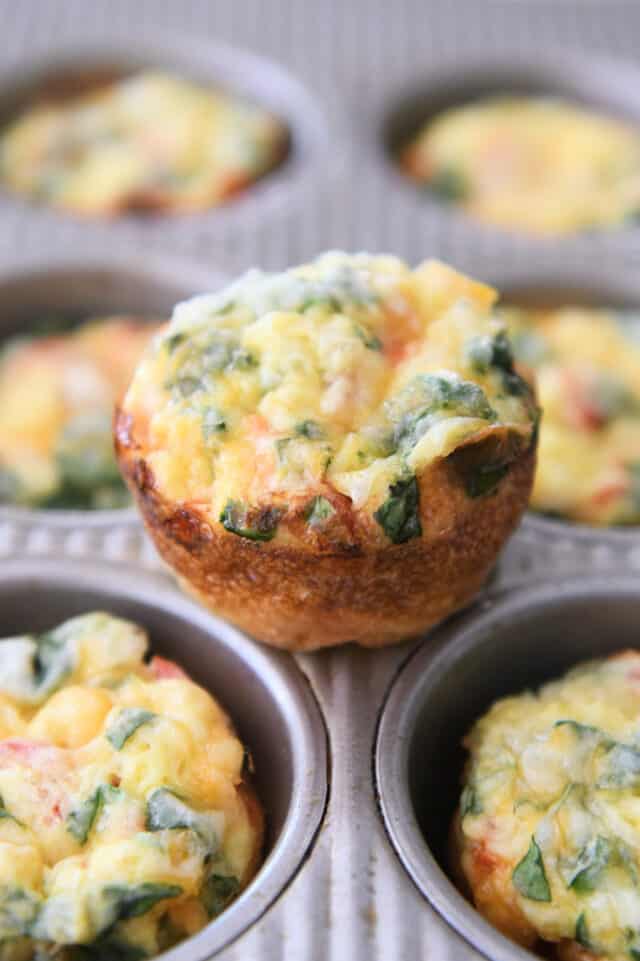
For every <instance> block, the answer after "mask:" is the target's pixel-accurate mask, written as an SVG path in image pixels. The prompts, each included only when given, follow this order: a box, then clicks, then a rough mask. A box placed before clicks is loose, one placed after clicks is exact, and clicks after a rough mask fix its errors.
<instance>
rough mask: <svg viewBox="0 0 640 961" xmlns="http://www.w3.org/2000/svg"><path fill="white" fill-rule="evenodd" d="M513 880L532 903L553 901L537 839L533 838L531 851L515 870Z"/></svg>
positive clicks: (530, 846)
mask: <svg viewBox="0 0 640 961" xmlns="http://www.w3.org/2000/svg"><path fill="white" fill-rule="evenodd" d="M511 879H512V881H513V883H514V885H515V887H516V888H517V889H518V891H519V892H520V894H521V895H522V896H523V897H525V898H529V899H530V900H531V901H551V889H550V887H549V882H548V880H547V875H546V873H545V870H544V861H543V859H542V852H541V851H540V848H539V847H538V845H537V843H536V840H535V838H533V837H532V838H531V843H530V845H529V850H528V851H527V853H526V854H525V856H524V857H523V858H522V860H521V861H520V862H519V863H518V864H517V865H516V867H515V868H514V870H513V874H512V875H511Z"/></svg>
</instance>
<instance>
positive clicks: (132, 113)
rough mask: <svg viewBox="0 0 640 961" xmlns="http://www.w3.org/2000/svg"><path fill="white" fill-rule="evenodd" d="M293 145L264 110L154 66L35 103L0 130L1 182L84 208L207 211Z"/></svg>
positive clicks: (96, 211) (91, 211) (100, 212)
mask: <svg viewBox="0 0 640 961" xmlns="http://www.w3.org/2000/svg"><path fill="white" fill-rule="evenodd" d="M287 145H288V137H287V131H286V128H285V127H284V125H283V124H282V122H281V121H280V120H279V119H277V118H276V117H274V116H273V115H272V114H270V113H269V112H268V111H266V110H265V109H263V108H261V107H257V106H253V105H251V104H248V103H245V102H244V101H242V100H240V99H238V98H237V97H233V96H231V95H229V94H226V93H223V92H221V91H217V90H214V89H209V88H207V87H203V86H201V85H199V84H196V83H194V82H191V81H189V80H186V79H184V78H182V77H179V76H175V75H173V74H170V73H163V72H161V71H155V70H146V71H142V72H141V73H137V74H134V75H132V76H127V77H124V78H119V79H117V80H114V81H112V82H110V83H107V84H104V85H102V86H99V88H98V89H89V90H88V91H86V92H83V93H81V94H77V93H76V95H75V96H71V97H67V98H62V99H55V100H51V99H47V97H46V94H45V96H44V97H43V98H42V99H41V101H38V102H36V103H34V104H32V105H31V106H29V107H27V108H26V109H25V110H24V111H23V112H22V114H20V115H19V116H18V117H17V118H16V119H15V120H14V121H13V122H12V123H11V124H10V125H9V126H8V127H7V129H5V131H4V133H3V134H2V136H1V137H0V181H1V182H3V183H4V185H5V187H7V188H8V189H10V190H12V191H13V192H15V193H18V194H22V195H24V196H26V197H30V198H32V199H36V200H41V201H46V202H47V203H49V204H52V205H53V206H55V207H59V208H64V209H65V210H69V211H73V212H75V213H78V214H86V215H94V216H108V215H110V214H116V213H123V212H126V211H162V212H165V213H181V212H189V211H196V210H205V209H207V208H209V207H213V206H215V205H216V204H219V203H221V202H222V201H224V200H226V199H227V198H228V197H230V196H231V195H232V194H235V193H237V192H238V191H240V190H242V189H244V188H245V187H247V186H249V185H250V184H251V183H253V182H254V181H255V180H257V179H258V178H259V177H261V176H263V174H265V173H267V171H269V170H270V169H271V168H272V167H274V166H275V165H276V164H277V163H279V162H280V161H281V160H282V159H283V158H284V156H285V153H286V151H287Z"/></svg>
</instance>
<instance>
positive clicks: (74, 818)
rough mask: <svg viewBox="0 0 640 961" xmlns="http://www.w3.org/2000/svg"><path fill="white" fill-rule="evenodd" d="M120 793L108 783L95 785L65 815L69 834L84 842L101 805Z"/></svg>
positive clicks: (81, 842)
mask: <svg viewBox="0 0 640 961" xmlns="http://www.w3.org/2000/svg"><path fill="white" fill-rule="evenodd" d="M121 793H122V792H121V791H119V790H118V789H117V788H114V787H112V786H111V785H110V784H101V785H100V786H99V787H97V788H96V789H95V791H94V792H93V794H90V795H89V797H88V798H87V799H86V800H85V801H83V802H82V804H80V805H79V806H78V807H77V808H74V809H73V810H72V811H71V812H70V813H69V814H68V815H67V821H66V826H67V831H68V832H69V834H71V835H72V836H73V837H74V838H75V839H76V841H79V842H80V844H85V842H86V840H87V838H88V837H89V832H90V831H91V828H92V827H93V825H94V824H95V822H96V818H97V817H98V814H99V812H100V811H101V809H102V807H103V805H105V804H107V803H108V802H110V801H113V800H115V798H116V797H119V796H120V795H121Z"/></svg>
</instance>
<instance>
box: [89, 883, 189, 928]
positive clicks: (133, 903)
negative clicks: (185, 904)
mask: <svg viewBox="0 0 640 961" xmlns="http://www.w3.org/2000/svg"><path fill="white" fill-rule="evenodd" d="M180 894H182V888H181V887H180V885H179V884H154V883H152V882H150V881H146V882H144V883H143V884H135V885H128V884H109V885H107V886H106V887H105V888H104V896H105V898H106V899H107V901H108V902H109V918H110V923H109V927H110V926H111V925H112V924H115V923H116V921H128V920H129V919H130V918H139V917H140V916H141V915H142V914H146V913H147V911H150V910H151V908H153V907H155V906H156V904H157V903H158V902H159V901H164V900H166V899H167V898H177V897H178V895H180Z"/></svg>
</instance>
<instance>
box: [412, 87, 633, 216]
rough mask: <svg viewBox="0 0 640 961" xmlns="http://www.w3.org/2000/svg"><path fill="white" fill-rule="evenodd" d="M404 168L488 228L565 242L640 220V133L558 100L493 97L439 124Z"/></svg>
mask: <svg viewBox="0 0 640 961" xmlns="http://www.w3.org/2000/svg"><path fill="white" fill-rule="evenodd" d="M400 160H401V164H402V166H403V167H404V169H405V170H406V171H407V173H409V174H410V176H412V177H414V178H415V179H417V180H418V181H419V182H420V183H422V184H424V186H425V188H426V189H427V190H428V191H429V192H430V193H431V194H433V195H434V196H436V197H438V198H439V199H440V200H443V201H445V202H447V203H452V204H456V205H457V206H459V207H460V208H462V209H463V210H465V211H466V212H467V213H469V214H470V215H472V216H473V217H475V218H476V219H477V220H480V221H482V222H484V223H487V224H494V225H496V226H499V227H505V228H508V229H516V230H523V231H527V232H530V233H533V234H542V235H545V234H546V235H554V234H556V235H558V234H566V233H571V232H574V231H580V230H591V229H593V228H598V227H614V226H618V225H620V224H623V223H625V222H627V221H632V220H634V219H635V218H636V217H637V215H638V211H640V132H639V131H638V130H636V129H634V128H633V127H632V126H630V125H629V124H627V123H625V122H623V121H621V120H617V119H615V118H613V117H605V116H602V115H599V114H598V113H596V112H594V111H592V110H587V109H586V108H585V107H581V106H579V105H577V104H572V103H570V102H568V101H564V100H561V99H552V98H548V99H545V98H536V97H489V98H484V99H480V100H477V101H474V102H473V103H469V104H466V105H464V106H459V107H453V108H451V109H450V110H446V111H444V112H443V113H441V114H440V115H439V116H437V117H436V118H435V119H434V120H431V121H429V122H428V123H427V124H426V125H425V126H424V127H423V128H422V129H421V130H420V132H419V133H418V134H417V136H416V137H415V139H414V140H413V141H412V142H411V143H410V144H409V145H408V146H407V147H405V148H404V149H403V151H402V154H401V157H400Z"/></svg>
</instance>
